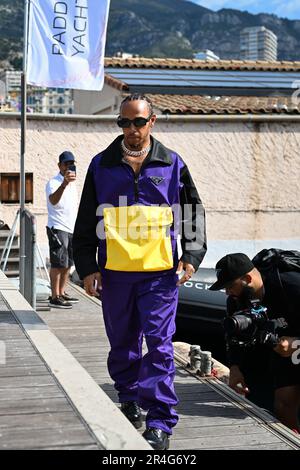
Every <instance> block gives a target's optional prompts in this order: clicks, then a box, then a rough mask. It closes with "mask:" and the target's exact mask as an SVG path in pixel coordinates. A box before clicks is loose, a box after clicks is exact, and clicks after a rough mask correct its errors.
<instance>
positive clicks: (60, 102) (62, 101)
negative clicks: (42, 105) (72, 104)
mask: <svg viewBox="0 0 300 470" xmlns="http://www.w3.org/2000/svg"><path fill="white" fill-rule="evenodd" d="M57 102H58V103H59V104H63V103H64V102H65V100H64V99H63V97H62V96H60V97H59V98H58V100H57Z"/></svg>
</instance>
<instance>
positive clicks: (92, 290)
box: [83, 272, 102, 297]
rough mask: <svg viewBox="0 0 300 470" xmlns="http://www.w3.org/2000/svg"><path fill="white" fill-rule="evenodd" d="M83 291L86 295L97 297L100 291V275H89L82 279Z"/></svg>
mask: <svg viewBox="0 0 300 470" xmlns="http://www.w3.org/2000/svg"><path fill="white" fill-rule="evenodd" d="M83 286H84V290H85V292H86V293H87V294H88V295H91V296H94V297H98V296H99V290H102V281H101V273H99V272H97V273H93V274H89V275H88V276H86V277H85V278H84V279H83Z"/></svg>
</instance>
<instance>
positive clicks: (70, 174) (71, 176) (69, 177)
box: [63, 170, 76, 186]
mask: <svg viewBox="0 0 300 470" xmlns="http://www.w3.org/2000/svg"><path fill="white" fill-rule="evenodd" d="M75 180H76V173H75V171H70V170H67V171H66V172H65V174H64V182H63V184H64V186H68V184H69V183H72V181H75Z"/></svg>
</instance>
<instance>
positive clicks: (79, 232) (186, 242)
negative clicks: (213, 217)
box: [73, 135, 207, 281]
mask: <svg viewBox="0 0 300 470" xmlns="http://www.w3.org/2000/svg"><path fill="white" fill-rule="evenodd" d="M122 139H123V135H121V136H119V137H117V138H116V139H115V140H114V141H113V142H112V143H111V145H109V147H108V148H107V149H106V150H104V151H103V152H101V153H99V154H98V155H96V156H95V157H94V158H93V159H92V161H91V163H90V166H89V169H88V172H87V175H86V179H85V183H84V187H83V191H82V196H81V202H80V206H79V210H78V215H77V220H76V224H75V230H74V236H73V250H74V261H75V265H76V269H77V272H78V274H79V276H80V278H81V279H83V278H84V277H85V276H87V275H89V274H92V273H94V272H97V271H99V268H100V270H101V272H102V273H103V274H105V275H106V276H111V277H112V278H114V277H117V279H118V280H120V279H121V278H124V280H126V281H131V280H132V281H135V280H140V279H144V278H145V277H146V278H147V277H149V276H152V277H153V275H155V273H157V274H159V275H161V274H163V273H171V272H172V271H174V273H175V271H176V268H177V264H178V254H177V234H178V233H177V232H178V230H177V229H178V227H180V231H181V247H182V256H181V260H182V261H185V262H188V263H191V264H192V265H193V266H194V268H195V270H197V269H198V267H199V265H200V263H201V262H202V260H203V258H204V256H205V253H206V250H207V246H206V229H205V211H204V208H203V205H202V202H201V200H200V197H199V195H198V192H197V189H196V187H195V185H194V182H193V180H192V178H191V175H190V173H189V171H188V168H187V166H186V165H185V163H184V162H183V160H182V159H181V157H180V156H179V155H178V154H177V153H175V152H174V151H172V150H169V149H168V148H166V147H165V146H164V145H162V144H161V143H160V142H159V141H157V140H156V139H154V138H153V137H151V141H152V147H151V151H150V153H149V155H148V156H147V157H146V159H145V160H144V162H143V164H142V167H141V170H140V173H139V174H138V175H136V174H135V173H134V171H133V169H132V168H131V166H129V165H128V164H126V163H125V162H124V161H123V155H122V152H121V145H120V144H121V141H122ZM107 205H108V206H110V207H112V209H108V212H107V213H106V212H105V210H106V209H104V211H103V209H101V208H102V207H104V206H107ZM99 206H100V208H99ZM122 206H123V208H124V209H126V210H128V211H129V213H130V212H132V210H135V209H137V208H141V209H142V210H143V209H145V211H143V212H146V213H147V214H148V212H149V208H150V212H151V207H155V206H157V207H167V209H169V208H172V210H173V213H174V221H173V223H171V224H170V227H169V232H168V236H169V243H170V250H171V258H172V260H171V263H169V264H166V263H165V264H164V265H162V266H164V267H162V268H161V269H157V270H156V268H155V263H154V264H153V265H151V259H153V258H154V257H155V256H156V255H155V256H152V257H151V253H150V256H148V255H149V252H147V253H145V255H146V256H148V257H149V259H150V265H148V264H147V263H146V269H138V270H134V268H133V269H131V268H130V266H131V265H132V266H135V264H134V262H135V261H133V260H132V263H131V262H128V263H127V265H126V264H125V265H124V266H126V267H125V268H120V269H119V268H118V267H117V265H116V267H113V268H112V267H111V266H112V263H113V262H114V261H111V260H117V259H118V258H120V256H122V250H123V251H124V250H125V248H124V247H122V246H121V248H120V247H117V246H116V245H114V244H112V245H111V248H109V246H110V244H109V243H108V240H107V239H106V238H105V236H104V237H102V236H100V238H99V230H100V232H101V223H103V215H104V219H105V217H106V219H107V220H110V219H109V218H110V216H111V215H112V213H111V212H109V211H111V210H113V211H114V210H117V211H120V210H121V207H122ZM133 206H136V207H133ZM174 207H179V208H181V210H182V214H183V216H182V218H181V220H180V221H178V220H175V219H176V215H175V212H176V211H175V212H174ZM158 210H159V211H161V210H163V209H158ZM154 212H155V209H154ZM169 212H170V209H169ZM105 213H106V216H105ZM159 214H161V213H160V212H159ZM147 217H148V215H147ZM149 217H150V218H151V217H152V215H151V216H149ZM151 220H152V219H151ZM183 226H184V227H183ZM176 227H177V228H176ZM181 227H183V229H182V230H181ZM187 227H188V229H187ZM96 229H97V233H98V235H97V233H96ZM104 233H106V234H107V233H108V232H107V227H106V228H105V230H104ZM113 243H115V242H113ZM114 247H115V248H114ZM109 249H110V250H111V254H110V255H109V256H110V257H111V260H109V259H108V250H109ZM138 249H139V248H138ZM97 250H98V262H97V261H96V253H97ZM114 250H116V251H114ZM118 250H119V251H118ZM155 250H156V251H155ZM155 250H154V251H153V253H154V252H155V253H156V254H157V249H156V248H155ZM134 251H136V250H134ZM131 256H132V255H131V254H129V258H128V259H131ZM133 257H134V256H133ZM107 266H109V267H110V268H109V269H107ZM120 266H123V265H122V264H120ZM147 266H150V267H149V269H148V268H147ZM157 266H159V265H157ZM148 271H149V272H148ZM153 271H154V272H153Z"/></svg>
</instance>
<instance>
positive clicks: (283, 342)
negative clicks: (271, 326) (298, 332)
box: [274, 336, 299, 357]
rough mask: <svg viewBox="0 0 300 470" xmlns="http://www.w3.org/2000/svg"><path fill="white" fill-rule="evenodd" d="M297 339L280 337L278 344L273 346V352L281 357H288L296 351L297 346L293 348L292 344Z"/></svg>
mask: <svg viewBox="0 0 300 470" xmlns="http://www.w3.org/2000/svg"><path fill="white" fill-rule="evenodd" d="M298 339H299V338H295V337H294V336H282V337H281V338H279V343H278V344H277V346H275V348H274V351H275V352H277V353H278V354H279V355H280V356H281V357H290V356H291V355H292V354H293V352H294V351H296V349H297V346H295V345H294V347H293V343H294V341H296V340H298Z"/></svg>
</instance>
